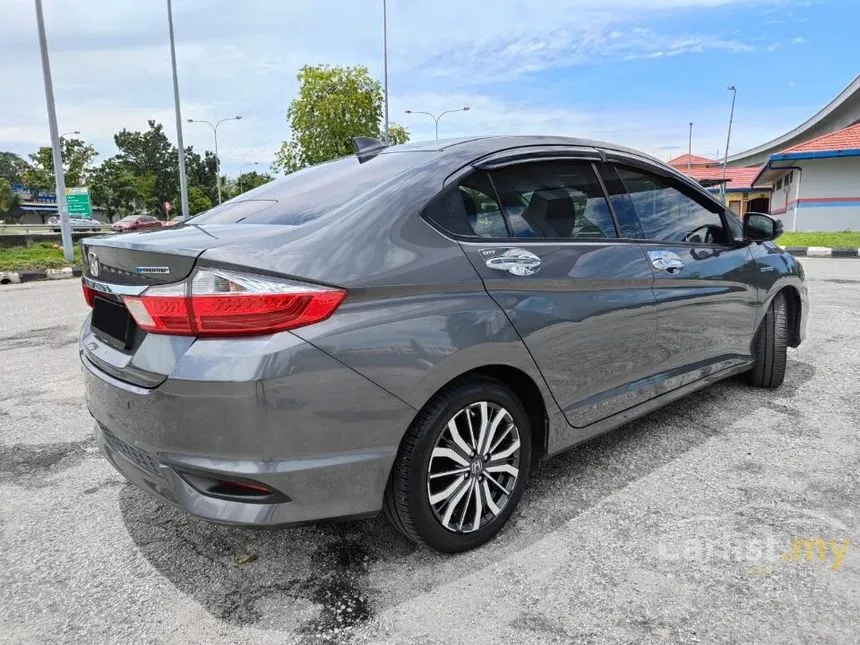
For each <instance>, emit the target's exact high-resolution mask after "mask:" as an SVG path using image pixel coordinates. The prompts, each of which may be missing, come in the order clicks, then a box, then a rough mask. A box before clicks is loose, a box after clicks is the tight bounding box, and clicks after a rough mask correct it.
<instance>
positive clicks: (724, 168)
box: [722, 85, 738, 204]
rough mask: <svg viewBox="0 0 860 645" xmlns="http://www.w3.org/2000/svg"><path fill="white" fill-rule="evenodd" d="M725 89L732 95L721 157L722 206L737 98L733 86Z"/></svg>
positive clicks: (724, 198)
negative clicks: (724, 145)
mask: <svg viewBox="0 0 860 645" xmlns="http://www.w3.org/2000/svg"><path fill="white" fill-rule="evenodd" d="M726 89H727V90H728V91H729V92H731V93H732V111H731V112H730V113H729V132H728V134H727V135H726V151H725V153H724V154H725V157H723V188H722V191H723V204H725V203H726V166H727V165H728V163H729V142H730V141H731V140H732V121H734V118H735V99H736V98H737V96H738V90H737V88H736V87H735V86H734V85H729V86H728V87H727V88H726Z"/></svg>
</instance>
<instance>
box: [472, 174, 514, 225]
mask: <svg viewBox="0 0 860 645" xmlns="http://www.w3.org/2000/svg"><path fill="white" fill-rule="evenodd" d="M459 194H460V199H461V200H462V202H463V208H464V209H465V211H466V220H467V221H468V224H469V229H471V234H473V235H477V236H478V237H509V236H510V235H509V233H508V227H507V225H506V224H505V217H504V215H502V207H501V205H500V204H499V201H498V199H497V198H496V193H495V191H494V190H493V185H492V182H490V178H489V176H488V175H487V173H485V172H476V173H474V174H473V175H470V176H469V177H467V178H466V179H464V180H463V182H462V183H461V184H460V189H459Z"/></svg>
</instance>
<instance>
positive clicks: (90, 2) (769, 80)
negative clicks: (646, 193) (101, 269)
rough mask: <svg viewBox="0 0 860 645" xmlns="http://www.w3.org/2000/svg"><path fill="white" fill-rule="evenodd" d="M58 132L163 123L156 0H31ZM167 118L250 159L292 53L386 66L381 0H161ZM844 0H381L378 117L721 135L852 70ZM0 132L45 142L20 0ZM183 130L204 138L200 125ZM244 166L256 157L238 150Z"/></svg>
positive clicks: (805, 113) (263, 144)
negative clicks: (385, 86) (41, 22)
mask: <svg viewBox="0 0 860 645" xmlns="http://www.w3.org/2000/svg"><path fill="white" fill-rule="evenodd" d="M43 4H44V12H45V22H46V30H47V36H48V46H49V50H50V58H51V67H52V72H53V80H54V92H55V98H56V104H57V113H58V121H59V128H60V131H61V132H68V131H73V130H80V132H81V135H80V137H81V138H83V139H85V140H87V141H88V142H90V143H92V144H93V145H94V146H95V147H96V149H97V150H98V152H99V155H100V157H99V158H100V159H104V158H107V157H109V156H111V155H113V154H114V153H115V152H116V148H115V146H114V144H113V134H114V133H115V132H116V131H118V130H120V129H122V128H127V129H130V130H144V129H146V128H147V120H148V119H155V120H156V121H159V122H162V123H164V124H165V129H166V131H167V132H168V134H169V136H170V137H171V139H172V140H174V141H175V135H176V125H175V116H174V112H173V88H172V84H171V69H170V50H169V41H168V30H167V10H166V0H43ZM173 12H174V25H175V32H176V45H177V62H178V68H179V87H180V96H181V104H182V117H183V120H184V119H187V118H194V119H206V120H212V121H214V120H218V119H221V118H225V117H230V116H234V115H241V116H242V120H241V121H230V122H227V123H224V124H223V125H222V126H221V127H220V128H219V131H218V132H219V136H218V143H219V150H220V156H221V160H222V162H221V163H222V172H223V173H225V174H228V175H235V174H237V172H238V171H239V170H244V171H249V170H265V169H267V168H268V166H269V164H270V163H271V161H272V157H273V155H274V153H275V151H276V150H277V149H278V148H279V147H280V144H281V142H282V141H283V140H284V139H286V138H288V136H289V126H288V124H287V121H286V109H287V106H288V104H289V102H290V101H291V100H292V99H293V98H294V97H295V94H296V91H297V87H298V85H297V81H296V73H297V72H298V70H299V68H301V67H302V66H303V65H312V64H320V63H327V64H333V65H365V66H367V67H368V68H369V69H370V72H371V74H372V75H373V76H375V77H376V78H378V79H379V80H380V81H381V80H382V77H383V71H382V70H383V64H382V60H383V56H382V53H383V50H382V41H383V39H382V35H383V34H382V22H383V21H382V0H243V1H242V2H236V1H235V0H173ZM858 20H860V2H858V1H857V0H388V52H389V55H388V60H389V64H388V69H389V103H390V118H391V121H392V122H396V123H400V124H402V125H404V126H406V127H407V128H408V129H409V131H410V135H411V139H412V140H413V141H418V140H425V139H432V138H433V136H434V132H433V121H432V119H431V118H430V117H428V116H424V115H419V114H413V115H408V114H405V113H404V112H405V110H407V109H412V110H424V111H429V112H436V113H438V112H440V111H442V110H447V109H452V108H458V107H462V106H469V107H470V110H469V111H468V112H456V113H452V114H447V115H445V116H444V117H443V118H442V120H441V121H440V137H443V138H449V137H459V136H471V135H481V134H556V135H569V136H583V137H589V138H595V139H601V140H605V141H611V142H614V143H619V144H624V145H628V146H632V147H635V148H638V149H640V150H644V151H646V152H648V153H650V154H653V155H655V156H657V157H660V158H661V159H668V158H669V157H670V156H677V155H679V154H683V153H685V152H686V151H687V137H688V132H689V125H688V124H689V122H690V121H692V122H693V123H694V126H693V152H694V153H696V154H700V155H704V156H710V157H713V156H715V155H716V154H717V151H718V150H719V151H720V153H721V154H722V151H724V149H725V145H726V131H727V126H728V119H729V111H730V107H731V93H730V92H728V91H727V89H726V87H727V86H728V85H734V86H736V87H737V106H736V110H735V120H734V126H733V130H732V140H731V145H730V152H731V153H736V152H740V151H742V150H745V149H747V148H750V147H753V146H755V145H758V144H760V143H764V142H765V141H768V140H770V139H772V138H774V137H776V136H778V135H780V134H782V133H784V132H786V131H787V130H789V129H791V128H793V127H795V126H796V125H798V124H800V123H801V122H803V121H805V120H806V119H807V118H809V117H810V116H812V115H813V114H814V113H815V112H817V111H818V110H819V109H821V108H822V107H823V106H824V105H825V104H826V103H827V102H828V101H830V100H831V99H832V98H833V97H835V96H836V95H837V94H838V93H839V92H840V91H841V90H842V89H843V88H844V87H845V86H846V85H848V84H849V83H850V82H851V81H852V80H853V79H854V78H855V76H857V74H860V39H858V38H857V30H856V24H858ZM0 61H2V62H0V88H2V89H1V90H0V150H11V151H14V152H17V153H19V154H24V155H26V154H27V153H30V152H32V151H34V150H35V149H36V148H37V147H38V146H40V145H48V143H49V139H50V135H49V131H48V122H47V111H46V107H45V106H46V103H45V94H44V86H43V82H42V71H41V62H40V57H39V44H38V37H37V31H36V19H35V9H34V3H33V0H0ZM183 134H184V139H185V144H186V145H193V146H194V148H195V149H196V150H202V149H212V132H211V130H209V128H208V127H206V126H205V125H200V124H189V123H183ZM255 163H257V164H259V166H257V167H255V166H254V165H253V164H255Z"/></svg>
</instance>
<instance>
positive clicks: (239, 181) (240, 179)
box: [236, 161, 260, 193]
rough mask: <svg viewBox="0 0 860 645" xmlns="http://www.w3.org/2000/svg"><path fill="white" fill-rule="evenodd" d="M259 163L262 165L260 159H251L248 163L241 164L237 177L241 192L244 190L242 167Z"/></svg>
mask: <svg viewBox="0 0 860 645" xmlns="http://www.w3.org/2000/svg"><path fill="white" fill-rule="evenodd" d="M259 165H260V162H259V161H251V162H248V163H243V164H242V165H241V166H239V176H238V177H237V178H236V179H237V182H236V183H237V184H238V186H239V192H240V193H241V192H242V169H243V168H246V167H248V166H259Z"/></svg>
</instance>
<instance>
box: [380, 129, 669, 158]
mask: <svg viewBox="0 0 860 645" xmlns="http://www.w3.org/2000/svg"><path fill="white" fill-rule="evenodd" d="M531 146H570V147H577V148H598V149H602V150H612V151H617V152H624V153H627V154H631V155H635V156H638V157H644V158H647V159H650V160H655V161H659V160H656V159H654V157H651V156H650V155H647V154H644V153H642V152H641V151H639V150H634V149H633V148H628V147H626V146H622V145H618V144H615V143H609V142H607V141H598V140H595V139H586V138H579V137H560V136H552V135H495V136H476V137H461V138H455V139H439V140H438V141H417V142H410V143H405V144H400V145H396V146H391V147H390V148H386V149H385V150H383V151H382V153H381V154H396V153H399V152H441V153H443V154H450V155H456V156H458V157H460V156H469V155H470V154H474V155H475V156H476V157H479V156H484V155H487V154H492V153H494V152H502V151H504V150H509V149H512V148H525V147H531Z"/></svg>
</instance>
